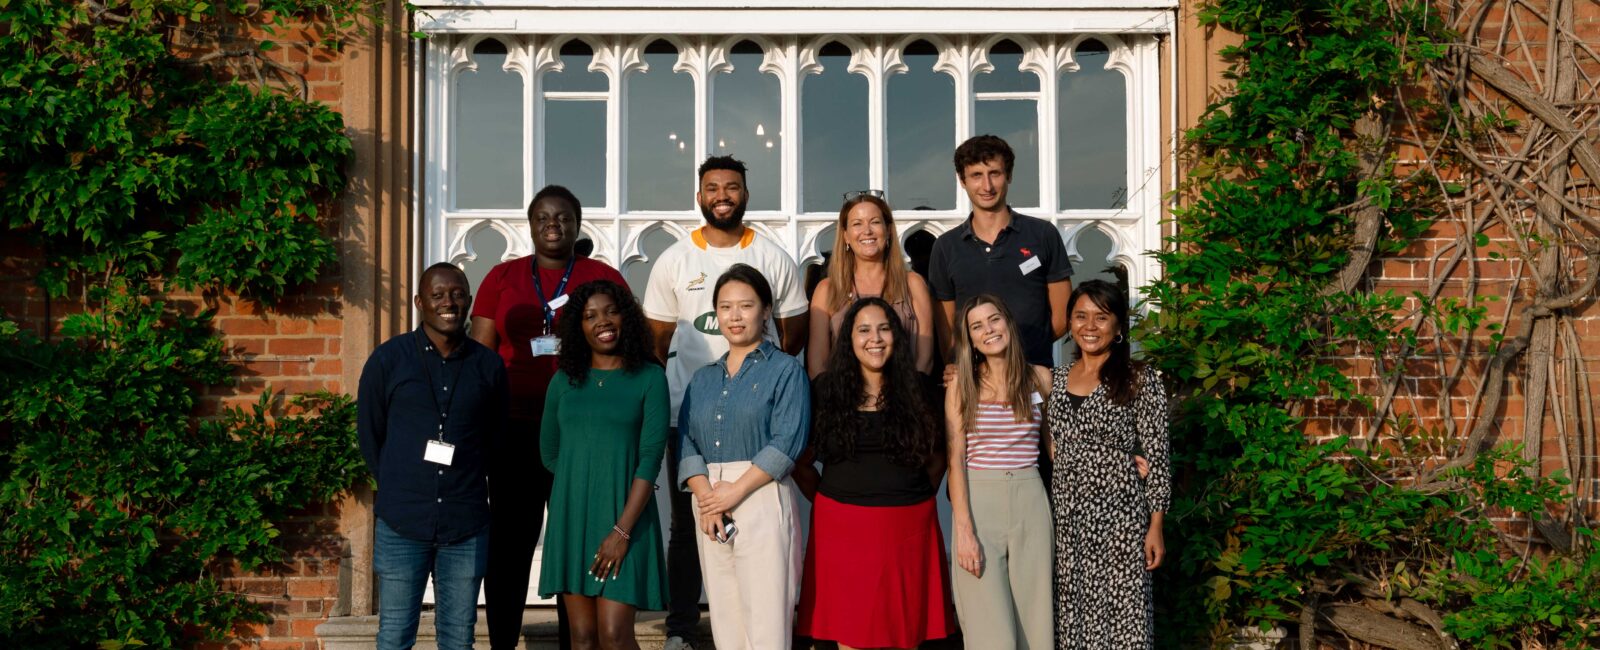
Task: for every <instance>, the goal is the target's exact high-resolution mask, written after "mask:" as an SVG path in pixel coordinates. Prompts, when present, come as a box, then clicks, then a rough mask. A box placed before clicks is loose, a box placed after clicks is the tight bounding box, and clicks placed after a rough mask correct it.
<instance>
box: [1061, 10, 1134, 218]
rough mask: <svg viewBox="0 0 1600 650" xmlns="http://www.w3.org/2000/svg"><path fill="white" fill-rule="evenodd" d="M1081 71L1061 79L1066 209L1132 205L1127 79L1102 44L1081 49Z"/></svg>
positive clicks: (1063, 204) (1063, 198) (1090, 42)
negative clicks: (1114, 67) (1110, 67)
mask: <svg viewBox="0 0 1600 650" xmlns="http://www.w3.org/2000/svg"><path fill="white" fill-rule="evenodd" d="M1074 58H1075V59H1076V60H1077V62H1078V66H1079V69H1078V71H1077V72H1067V73H1063V74H1062V75H1061V89H1060V93H1061V95H1060V96H1061V99H1060V100H1059V102H1058V105H1059V107H1060V110H1059V111H1058V114H1057V117H1056V119H1057V125H1058V126H1057V131H1058V133H1059V134H1060V135H1059V137H1060V141H1061V146H1060V160H1059V161H1058V163H1057V167H1056V174H1057V177H1058V182H1059V183H1060V190H1059V191H1060V197H1061V209H1063V210H1075V209H1105V208H1121V207H1126V206H1127V205H1128V187H1127V185H1128V150H1127V134H1128V126H1127V119H1128V118H1127V114H1128V100H1127V95H1126V90H1125V87H1124V86H1125V84H1126V81H1125V79H1124V77H1123V76H1122V73H1120V72H1117V71H1116V70H1107V69H1105V67H1106V62H1107V61H1108V60H1110V58H1111V57H1110V53H1109V52H1108V51H1106V49H1105V46H1104V45H1101V44H1100V42H1099V41H1095V40H1088V41H1084V42H1083V43H1081V44H1079V45H1078V49H1077V52H1076V53H1075V57H1074Z"/></svg>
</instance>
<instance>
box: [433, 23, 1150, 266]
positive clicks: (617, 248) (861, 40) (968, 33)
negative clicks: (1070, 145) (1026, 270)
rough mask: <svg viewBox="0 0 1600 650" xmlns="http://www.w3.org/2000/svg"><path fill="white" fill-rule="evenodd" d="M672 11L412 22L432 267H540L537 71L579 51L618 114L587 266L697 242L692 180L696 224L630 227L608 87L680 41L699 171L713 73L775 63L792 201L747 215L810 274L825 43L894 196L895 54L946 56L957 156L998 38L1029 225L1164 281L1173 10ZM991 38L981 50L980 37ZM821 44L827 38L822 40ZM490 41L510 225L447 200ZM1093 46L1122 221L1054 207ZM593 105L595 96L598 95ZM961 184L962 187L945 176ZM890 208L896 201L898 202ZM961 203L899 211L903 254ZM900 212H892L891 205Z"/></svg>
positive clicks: (948, 220) (615, 89) (590, 213)
mask: <svg viewBox="0 0 1600 650" xmlns="http://www.w3.org/2000/svg"><path fill="white" fill-rule="evenodd" d="M675 4H676V3H672V2H663V1H657V0H591V1H588V2H575V1H565V2H562V1H542V2H535V1H532V0H472V4H471V5H470V6H467V5H466V4H465V3H462V2H455V1H445V2H433V3H423V4H422V5H421V7H422V9H421V10H420V12H419V14H418V16H417V23H418V28H419V29H420V30H421V31H423V32H425V33H427V34H428V35H429V36H430V38H428V39H427V42H426V44H425V45H424V46H423V48H422V50H423V53H424V57H425V59H426V61H425V67H424V69H423V71H422V73H421V74H422V75H423V76H424V78H423V79H422V80H420V81H421V82H422V83H421V84H420V85H421V87H422V89H423V90H422V93H421V94H422V95H424V96H419V97H418V98H417V99H418V101H419V103H420V106H419V109H420V112H419V114H420V115H422V116H423V117H424V123H423V125H422V128H423V131H424V132H425V134H426V138H425V141H424V146H425V152H424V156H423V158H422V160H421V164H420V167H421V169H420V170H419V171H420V172H421V178H422V185H421V187H420V188H419V189H420V190H421V192H420V195H421V206H420V207H421V210H419V211H418V212H417V214H418V218H419V220H421V223H418V224H416V225H417V226H418V227H419V232H421V233H424V241H423V242H421V247H422V249H423V250H422V251H420V252H421V253H422V254H423V256H424V257H425V259H426V260H427V261H429V262H432V261H437V260H448V261H452V262H456V263H458V264H459V263H464V262H465V261H468V260H475V259H476V257H477V254H476V252H475V251H474V250H473V249H472V245H471V242H472V236H473V235H474V234H476V232H477V231H479V230H481V229H483V228H494V229H496V230H498V231H499V232H500V234H501V235H502V236H503V237H504V238H505V240H506V242H507V247H506V252H505V255H504V256H503V258H502V259H512V258H515V257H519V256H523V255H527V254H529V253H530V252H531V239H530V238H529V233H528V232H527V220H526V216H525V203H526V200H527V199H529V198H531V197H532V195H533V193H534V191H536V189H537V188H538V187H540V186H541V185H542V183H543V178H544V170H543V165H542V162H543V160H544V156H543V151H542V144H541V143H542V140H541V139H539V138H537V137H535V136H536V134H537V133H538V132H539V131H540V129H541V127H542V113H543V110H542V109H543V101H535V99H536V98H538V99H542V97H543V94H542V91H541V89H540V87H539V86H540V79H541V74H540V73H542V72H545V71H552V70H560V69H561V59H560V57H559V50H560V47H561V45H562V44H564V43H565V42H567V41H568V40H571V39H573V38H579V39H582V40H583V41H585V42H586V43H588V44H589V46H590V47H591V48H592V49H593V50H594V52H595V56H594V59H593V62H592V63H591V65H590V67H589V69H590V70H592V71H596V72H603V73H605V74H606V75H607V76H608V77H609V78H611V79H612V80H613V83H611V84H610V87H609V89H608V90H607V91H606V92H605V93H603V94H604V95H605V98H606V101H607V112H606V115H607V118H606V119H607V133H608V137H607V152H606V154H607V155H606V166H607V189H606V193H605V196H606V198H605V205H604V206H585V208H584V225H583V231H584V235H586V236H587V237H588V238H589V239H592V240H593V241H594V244H595V251H594V253H593V256H594V257H595V258H597V259H600V260H603V261H605V262H607V263H609V264H612V265H613V266H616V267H617V268H619V269H622V268H624V267H626V266H628V265H631V264H633V263H634V262H637V261H641V260H644V259H646V255H645V252H644V250H643V249H642V242H643V241H644V237H645V235H646V234H648V233H649V232H650V231H651V230H653V229H657V228H663V229H666V230H667V231H669V232H670V233H671V234H672V235H673V236H674V237H677V238H682V237H684V236H686V235H687V233H688V231H690V230H692V229H693V228H695V227H698V226H699V224H700V222H701V218H700V215H699V213H698V211H696V210H693V209H692V202H691V200H690V199H689V198H687V197H688V196H689V195H691V194H692V193H693V191H694V183H695V181H694V179H693V178H686V179H685V181H684V188H683V192H684V194H685V197H686V198H685V207H686V209H685V210H681V211H665V212H661V211H656V212H632V211H627V210H626V209H625V207H626V206H625V205H624V201H625V198H626V194H627V193H626V182H627V179H626V176H625V174H626V167H627V166H626V164H625V163H624V161H623V159H622V152H623V151H624V147H625V146H626V143H625V141H626V137H627V133H626V132H627V129H626V128H625V126H624V120H625V119H626V115H625V111H626V105H627V98H626V92H627V87H628V84H626V83H622V84H619V83H615V81H614V80H615V79H616V77H617V75H618V74H624V75H626V74H628V73H630V72H634V71H637V70H642V69H643V68H644V62H643V59H642V57H641V54H642V51H643V48H644V46H645V45H647V44H648V43H650V42H653V41H655V40H656V39H665V40H667V41H669V42H672V43H673V45H674V46H676V47H678V49H679V61H678V63H677V65H676V66H674V70H676V71H681V72H687V73H688V74H689V75H690V77H691V78H692V80H693V83H694V85H695V132H694V134H693V135H692V136H691V137H692V138H693V142H694V146H695V152H694V153H695V160H697V161H698V160H703V159H704V158H705V157H706V155H708V153H709V152H710V151H712V148H711V142H710V141H709V140H710V137H711V135H710V134H711V128H710V121H711V112H712V106H711V104H710V101H711V97H712V96H713V94H712V88H711V86H712V85H713V84H714V83H715V77H716V74H715V72H716V71H717V70H719V68H720V67H723V66H726V65H727V61H726V53H727V50H728V48H730V47H731V46H732V45H733V44H735V43H737V42H739V41H741V40H753V41H755V42H757V43H760V44H761V45H762V46H763V47H764V48H766V52H767V54H766V57H765V59H764V61H763V64H762V70H763V71H769V72H773V73H775V74H776V75H777V76H778V78H779V85H780V91H781V93H782V96H781V101H780V105H781V106H782V113H783V114H782V124H781V128H782V129H783V132H784V133H786V134H794V135H792V136H786V137H784V138H783V139H782V144H781V146H782V161H783V171H782V183H781V184H782V187H781V188H780V191H781V201H780V206H779V209H778V210H775V211H752V212H750V213H749V214H748V215H747V218H746V220H747V222H748V223H749V224H750V225H751V226H752V227H754V228H756V229H757V230H758V231H760V232H762V233H763V234H764V235H767V236H769V237H772V238H773V239H774V240H775V241H778V242H779V243H780V244H781V245H783V247H784V248H785V249H787V250H788V251H789V252H790V254H791V255H793V256H794V257H795V260H796V261H797V262H799V263H800V264H801V265H806V264H815V263H819V262H820V261H821V254H820V252H819V251H817V250H816V244H817V241H818V238H819V236H820V235H822V234H824V232H825V231H827V229H828V227H829V226H831V225H832V223H833V221H834V218H835V215H836V213H833V212H827V211H824V212H801V211H800V197H801V194H802V193H801V187H800V184H801V183H802V182H803V181H802V179H801V176H800V173H801V169H802V165H801V163H802V161H801V146H802V137H801V133H800V130H801V127H800V115H799V109H800V101H801V100H800V98H801V97H802V95H801V92H800V90H801V85H802V84H803V83H804V81H805V78H806V77H807V76H809V74H813V73H815V72H817V71H818V70H819V68H817V65H818V64H817V63H816V59H815V56H816V51H817V50H818V49H819V48H820V47H821V46H822V45H824V44H826V43H828V42H831V41H840V42H842V43H844V44H846V45H848V46H849V47H850V48H851V50H852V52H853V56H852V57H851V62H850V67H849V69H850V71H851V72H853V73H858V74H862V75H864V76H865V77H866V78H867V82H868V93H869V99H868V110H869V116H868V125H869V143H868V153H869V166H868V174H869V184H870V186H871V187H883V186H884V183H885V180H886V178H887V175H888V170H887V143H886V128H885V119H886V117H885V115H884V105H885V91H886V88H887V79H888V77H889V76H890V75H891V74H893V73H895V72H897V71H900V70H903V69H904V63H902V62H901V61H900V60H899V57H898V51H899V48H900V47H903V46H904V45H906V44H908V43H909V42H911V41H913V40H918V39H921V40H927V41H929V42H932V43H934V45H935V46H936V47H938V48H940V50H941V57H940V59H939V61H938V63H937V64H936V66H935V69H936V70H938V71H941V72H945V73H947V74H951V75H952V77H953V78H954V80H955V84H956V95H955V96H956V98H957V103H956V131H957V133H956V137H955V138H954V142H952V149H953V148H954V144H955V142H959V141H961V140H963V139H965V138H966V137H968V136H970V135H971V134H972V130H973V126H974V113H975V107H976V102H977V101H979V99H978V98H977V97H975V96H974V93H973V92H972V90H971V88H972V82H973V78H974V75H976V74H981V73H983V72H985V71H988V70H991V69H992V68H993V66H992V64H990V62H989V61H988V60H987V52H988V50H989V47H990V46H992V45H993V44H994V43H996V42H998V41H1000V40H1002V39H1010V40H1012V41H1014V42H1017V43H1018V44H1019V45H1021V46H1022V48H1023V50H1024V57H1023V63H1022V69H1023V70H1025V71H1030V72H1033V73H1035V74H1036V75H1038V77H1039V80H1040V90H1039V92H1038V93H1037V96H1038V114H1039V117H1040V119H1039V123H1038V133H1039V158H1040V160H1039V165H1038V167H1037V169H1038V170H1039V174H1040V179H1039V181H1040V182H1039V199H1040V203H1042V204H1043V206H1050V207H1049V208H1048V209H1046V208H1045V207H1042V206H1016V207H1017V209H1018V211H1020V212H1023V213H1025V214H1030V215H1033V216H1037V217H1041V218H1044V219H1047V220H1049V221H1051V222H1053V223H1055V224H1056V225H1057V226H1058V227H1059V228H1060V230H1061V232H1062V235H1063V238H1064V239H1065V241H1066V244H1067V248H1068V253H1069V255H1070V256H1071V257H1072V259H1073V261H1075V262H1082V261H1083V260H1082V259H1081V256H1080V255H1079V254H1078V252H1077V245H1076V244H1077V241H1078V238H1079V236H1080V235H1081V234H1082V233H1084V232H1086V231H1087V230H1089V229H1098V230H1099V231H1101V232H1103V233H1104V234H1105V235H1106V236H1107V237H1109V238H1110V240H1111V242H1112V256H1111V257H1112V261H1114V262H1117V263H1120V264H1122V265H1123V266H1124V267H1126V268H1127V269H1128V271H1129V281H1130V283H1131V284H1132V285H1134V286H1136V287H1137V286H1143V285H1145V284H1148V283H1149V282H1150V281H1152V280H1153V279H1155V278H1156V277H1157V276H1158V275H1159V267H1158V265H1157V264H1156V263H1155V262H1154V260H1152V259H1150V258H1149V257H1148V256H1146V255H1144V254H1143V253H1144V252H1145V251H1148V250H1153V249H1156V248H1158V247H1159V244H1160V218H1161V209H1162V202H1161V189H1162V183H1161V179H1160V177H1159V175H1160V169H1161V162H1162V157H1163V153H1164V150H1163V147H1164V146H1165V145H1166V144H1167V142H1166V139H1167V138H1166V137H1164V136H1163V134H1162V130H1161V118H1160V101H1161V88H1160V83H1161V81H1160V80H1161V66H1162V62H1161V61H1160V60H1159V53H1160V42H1159V41H1160V38H1162V37H1163V36H1165V35H1170V34H1171V33H1173V31H1174V29H1175V27H1176V13H1175V9H1176V4H1175V3H1174V2H1171V1H1170V0H1169V1H1140V0H1133V1H1124V2H1104V1H1100V0H1088V1H1080V2H1074V3H1071V6H1070V7H1065V8H1063V7H1061V6H1060V5H1061V4H1062V3H1060V2H1043V1H1026V0H1020V1H1019V0H1011V1H1007V2H997V3H983V4H981V5H980V3H976V2H956V1H952V0H922V1H920V2H905V1H901V0H888V1H886V2H877V3H874V7H872V8H870V9H869V8H863V7H861V5H862V4H865V3H859V2H845V1H843V0H831V1H830V0H822V1H816V2H811V3H808V4H807V6H806V7H800V6H797V5H796V4H795V3H793V2H779V1H772V0H738V1H732V0H714V1H711V2H704V3H700V5H697V6H696V7H694V8H692V9H682V8H675V7H674V5H675ZM974 26H981V27H982V30H981V31H982V33H973V32H974ZM819 34H820V35H819ZM489 37H495V38H498V39H500V40H501V42H502V43H504V44H505V45H506V47H507V50H508V57H507V63H506V65H505V69H506V70H508V71H514V72H517V73H519V74H521V75H522V76H523V79H524V84H523V95H524V102H523V109H524V115H525V122H524V123H525V124H530V125H535V126H533V127H532V128H525V129H523V138H524V142H523V152H524V154H523V158H524V161H523V162H524V165H526V166H525V167H524V169H526V170H530V172H531V173H526V174H524V176H525V178H524V179H523V197H524V206H523V207H520V208H515V209H505V210H455V209H452V208H451V207H450V206H449V205H448V202H447V201H445V200H444V199H445V198H446V197H448V196H449V191H450V185H451V172H452V170H451V168H450V167H451V165H450V161H451V156H450V149H449V147H450V146H451V144H452V139H451V138H450V137H449V133H450V124H451V122H450V120H451V114H452V113H453V112H454V111H453V105H452V101H453V99H454V98H453V96H452V95H453V89H454V85H453V83H452V82H453V78H454V75H456V74H458V73H459V72H460V71H462V70H467V69H472V66H473V62H472V59H471V51H472V48H473V47H474V46H475V45H476V44H477V43H478V42H479V41H481V40H482V39H483V38H489ZM1090 37H1092V38H1096V39H1098V40H1100V41H1102V42H1104V43H1105V44H1106V45H1107V46H1108V47H1110V48H1111V52H1112V56H1111V57H1110V61H1109V63H1108V66H1107V67H1109V68H1112V69H1115V70H1118V71H1120V72H1122V73H1123V74H1124V75H1125V78H1126V85H1125V91H1126V93H1127V107H1128V114H1127V142H1128V148H1127V152H1128V178H1127V187H1128V196H1127V206H1126V207H1124V208H1120V209H1112V210H1059V209H1055V208H1054V206H1057V205H1059V201H1058V195H1057V191H1056V189H1057V188H1056V186H1057V180H1056V169H1057V155H1058V151H1057V124H1056V122H1057V118H1056V111H1057V99H1058V95H1057V92H1058V86H1059V82H1060V73H1061V72H1063V71H1067V70H1071V69H1074V67H1075V66H1076V65H1077V63H1076V62H1074V61H1073V58H1072V50H1073V48H1074V47H1076V45H1077V43H1078V42H1079V41H1081V40H1082V39H1084V38H1090ZM594 98H595V99H598V98H599V94H595V97H594ZM951 180H952V182H954V180H955V179H954V173H953V172H952V174H951ZM890 191H891V192H893V188H890ZM955 194H956V199H957V203H956V208H955V209H954V210H944V211H916V212H911V211H904V212H901V213H900V214H899V215H898V216H899V217H900V219H899V220H900V221H901V222H902V223H901V228H900V230H901V232H900V234H901V237H902V238H904V237H908V236H910V235H911V234H912V233H914V232H916V231H917V230H926V231H929V232H931V233H933V234H935V235H937V234H939V233H942V232H944V231H946V230H948V229H949V228H951V227H953V226H955V225H958V224H959V223H960V222H961V221H962V220H963V219H965V217H966V215H967V211H968V209H969V207H968V203H967V199H966V197H965V195H964V194H963V193H961V192H959V191H956V192H955ZM891 196H892V195H891Z"/></svg>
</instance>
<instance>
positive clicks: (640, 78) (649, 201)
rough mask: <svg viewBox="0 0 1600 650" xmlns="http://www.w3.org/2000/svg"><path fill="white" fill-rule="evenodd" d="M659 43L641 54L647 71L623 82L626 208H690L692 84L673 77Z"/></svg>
mask: <svg viewBox="0 0 1600 650" xmlns="http://www.w3.org/2000/svg"><path fill="white" fill-rule="evenodd" d="M671 47H672V46H671V45H667V44H666V42H665V41H656V45H653V46H652V47H650V48H648V49H647V50H646V51H645V55H644V62H645V65H647V66H649V69H648V70H647V71H645V72H642V73H637V72H636V73H634V74H632V75H631V76H629V77H628V112H627V123H628V126H627V128H628V140H627V142H628V156H627V158H628V160H627V163H628V191H627V194H628V209H629V210H688V209H692V208H693V207H694V196H693V195H694V188H695V178H694V170H695V166H696V165H697V163H698V162H699V161H696V160H695V159H694V154H695V148H694V80H693V79H692V78H690V76H689V75H688V73H684V72H673V70H672V67H673V66H674V65H676V64H677V62H678V53H677V52H676V51H674V50H672V49H671Z"/></svg>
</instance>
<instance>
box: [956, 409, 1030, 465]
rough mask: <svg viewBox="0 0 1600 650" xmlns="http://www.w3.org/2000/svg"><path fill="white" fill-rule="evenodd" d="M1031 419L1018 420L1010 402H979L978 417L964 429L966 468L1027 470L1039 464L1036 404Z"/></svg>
mask: <svg viewBox="0 0 1600 650" xmlns="http://www.w3.org/2000/svg"><path fill="white" fill-rule="evenodd" d="M1030 408H1032V409H1033V413H1032V416H1033V417H1032V420H1031V421H1029V422H1017V421H1016V416H1015V415H1013V414H1012V412H1011V405H1010V404H1005V403H1002V402H978V413H977V417H975V418H973V425H972V430H971V431H968V432H967V468H968V469H1002V470H1004V469H1028V468H1030V467H1037V466H1038V465H1039V422H1040V417H1039V405H1038V404H1034V405H1033V406H1032V407H1030Z"/></svg>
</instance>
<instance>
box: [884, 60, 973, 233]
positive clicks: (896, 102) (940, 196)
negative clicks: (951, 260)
mask: <svg viewBox="0 0 1600 650" xmlns="http://www.w3.org/2000/svg"><path fill="white" fill-rule="evenodd" d="M901 58H902V59H903V60H904V61H905V63H906V66H907V67H909V68H910V70H908V71H907V72H905V73H904V74H897V75H891V76H890V77H889V85H888V88H887V100H886V103H887V104H888V106H887V107H886V109H887V110H886V112H885V115H886V116H885V123H886V130H887V131H888V134H887V137H888V140H889V187H887V188H884V189H886V190H888V192H889V204H890V205H891V206H893V207H894V209H896V210H953V209H955V207H956V175H955V168H954V167H952V166H951V163H950V157H951V155H952V154H953V153H954V151H955V145H956V143H955V138H956V82H955V79H952V78H951V77H950V75H947V74H944V73H940V72H934V71H933V64H934V62H935V61H938V60H939V53H938V52H937V51H935V50H934V48H933V46H931V45H929V44H928V43H927V42H926V41H917V42H915V43H912V44H911V45H909V46H907V47H906V49H905V52H903V53H902V54H901Z"/></svg>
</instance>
